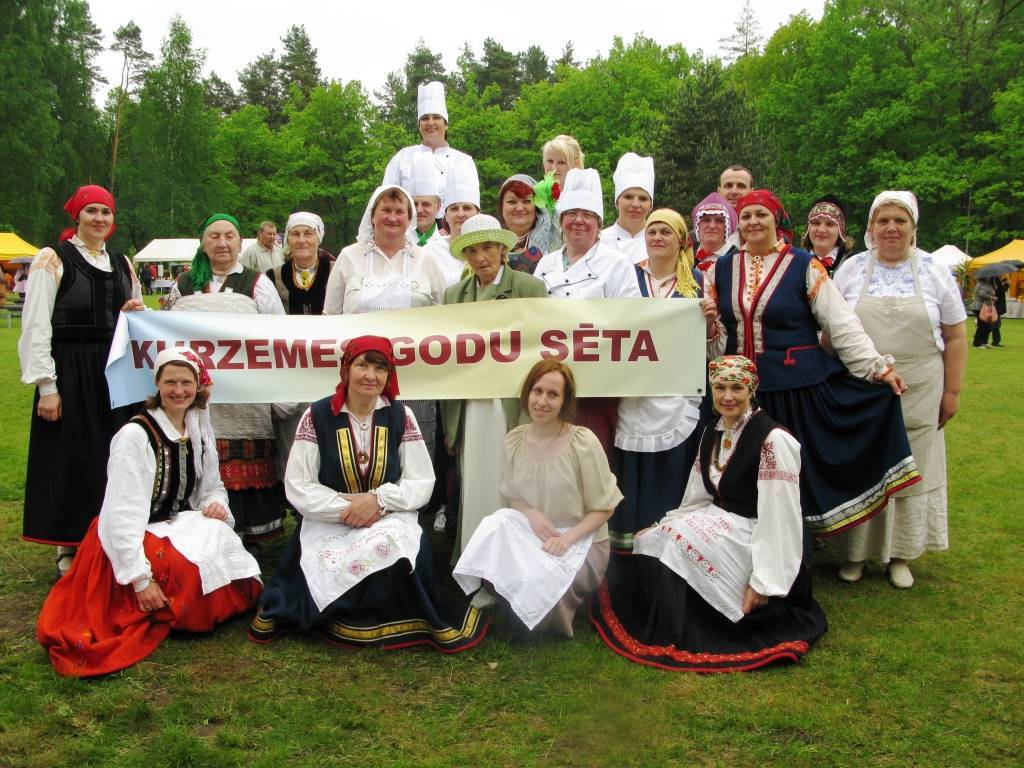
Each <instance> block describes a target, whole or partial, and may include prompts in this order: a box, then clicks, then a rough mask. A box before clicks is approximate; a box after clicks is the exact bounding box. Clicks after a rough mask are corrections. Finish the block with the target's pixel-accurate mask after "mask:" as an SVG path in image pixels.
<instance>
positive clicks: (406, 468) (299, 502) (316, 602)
mask: <svg viewBox="0 0 1024 768" xmlns="http://www.w3.org/2000/svg"><path fill="white" fill-rule="evenodd" d="M397 395H398V373H397V370H396V369H395V361H394V352H393V350H392V347H391V342H390V341H389V340H388V339H385V338H382V337H379V336H360V337H358V338H356V339H352V340H351V341H350V342H348V345H347V346H346V347H345V350H344V354H343V356H342V361H341V381H340V383H339V384H338V387H337V390H336V391H335V393H334V395H333V396H331V397H325V398H323V399H322V400H318V401H317V402H315V403H313V404H312V405H311V406H310V407H309V408H308V409H307V410H306V412H305V414H304V415H303V417H302V421H301V423H300V424H299V429H298V432H297V433H296V436H295V444H294V446H292V454H291V457H290V458H289V460H288V472H287V474H286V476H285V488H286V490H287V493H288V500H289V501H290V502H291V503H292V505H293V506H294V507H295V509H296V510H297V511H298V512H299V513H300V514H301V515H302V519H301V520H300V521H299V524H298V526H297V527H296V530H295V532H294V534H293V535H292V538H291V541H289V543H288V546H287V548H286V549H285V552H284V555H283V556H282V558H281V562H280V563H279V564H278V567H277V571H276V572H275V574H274V578H273V580H272V581H271V582H270V583H269V584H268V585H267V588H266V590H265V591H264V593H263V597H262V598H261V600H260V610H259V613H258V614H257V616H256V618H255V619H254V620H253V622H252V625H251V627H250V629H249V636H250V638H252V640H254V641H256V642H268V641H270V640H272V639H273V638H274V637H275V636H276V634H277V633H278V632H279V631H280V630H282V629H285V628H289V627H297V628H298V629H300V630H302V631H305V632H319V633H321V634H322V635H323V636H324V637H325V638H327V639H328V640H330V641H333V642H338V643H342V644H345V645H354V646H374V647H381V648H401V647H405V646H410V645H422V644H426V645H431V646H433V647H434V648H435V649H437V650H439V651H443V652H445V653H454V652H456V651H462V650H466V649H467V648H470V647H472V646H474V645H476V644H477V643H478V642H480V640H482V639H483V637H484V635H485V634H486V632H487V623H486V621H484V620H483V617H482V616H481V614H480V611H479V610H478V609H477V608H474V607H467V606H455V605H448V604H445V603H443V602H442V601H441V599H440V598H439V597H438V594H437V591H436V588H435V582H434V577H433V573H432V567H433V563H432V560H433V558H432V555H431V551H430V544H429V541H428V540H427V537H426V534H425V533H424V532H423V530H422V529H421V528H420V526H419V524H418V523H417V520H416V517H417V510H418V509H419V508H420V507H422V506H423V505H424V504H425V503H426V502H427V500H428V499H429V498H430V492H431V490H432V488H433V486H434V473H433V470H432V469H431V466H430V457H429V455H428V454H427V450H426V447H425V446H424V444H423V437H422V435H421V434H420V430H419V426H418V425H417V423H416V417H415V416H414V415H413V413H412V411H411V410H410V409H408V408H406V407H405V406H404V405H402V403H400V402H398V401H397V400H396V399H395V398H396V397H397Z"/></svg>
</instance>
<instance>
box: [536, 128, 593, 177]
mask: <svg viewBox="0 0 1024 768" xmlns="http://www.w3.org/2000/svg"><path fill="white" fill-rule="evenodd" d="M549 151H552V152H557V153H558V154H560V155H561V156H562V157H564V158H565V162H566V164H567V165H568V166H569V167H570V168H580V169H582V168H583V149H582V148H581V147H580V143H579V142H578V141H576V139H574V138H573V137H572V136H569V135H568V134H565V133H562V134H559V135H558V136H555V138H553V139H552V140H551V141H549V142H547V143H546V144H545V145H544V148H543V149H542V150H541V156H542V157H543V156H544V155H546V154H547V153H548V152H549Z"/></svg>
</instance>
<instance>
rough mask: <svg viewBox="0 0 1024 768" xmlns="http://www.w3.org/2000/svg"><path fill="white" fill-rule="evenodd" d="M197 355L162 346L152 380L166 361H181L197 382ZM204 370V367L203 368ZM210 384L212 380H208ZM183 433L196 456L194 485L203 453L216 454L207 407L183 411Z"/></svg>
mask: <svg viewBox="0 0 1024 768" xmlns="http://www.w3.org/2000/svg"><path fill="white" fill-rule="evenodd" d="M198 359H199V358H198V356H197V355H196V354H195V352H193V351H192V350H185V349H183V348H182V347H164V348H163V349H162V350H161V351H160V352H159V353H157V356H156V359H155V360H154V361H153V381H154V382H156V379H157V376H159V375H160V369H161V368H163V367H164V366H165V365H167V363H172V362H173V363H181V364H183V365H187V366H188V367H189V368H191V369H192V372H193V373H195V375H196V381H197V382H198V381H199V380H200V379H201V378H202V375H203V374H202V373H201V372H200V363H198V362H196V361H197V360H198ZM203 371H204V372H205V368H204V369H203ZM210 383H211V384H212V383H213V382H212V380H211V381H210ZM185 434H186V435H188V439H189V440H190V441H191V442H192V448H193V451H195V455H196V457H197V459H198V460H197V461H196V462H195V472H196V487H197V488H198V487H199V481H200V479H202V477H203V463H204V462H203V454H206V455H207V456H216V455H217V441H216V437H215V436H214V432H213V424H212V423H211V422H210V409H209V408H189V409H188V410H187V411H185Z"/></svg>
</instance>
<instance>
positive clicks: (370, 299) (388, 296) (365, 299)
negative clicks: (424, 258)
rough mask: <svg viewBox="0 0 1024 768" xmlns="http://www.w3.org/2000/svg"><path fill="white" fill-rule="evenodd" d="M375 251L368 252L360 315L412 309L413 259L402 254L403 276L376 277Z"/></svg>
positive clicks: (361, 293)
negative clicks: (374, 271) (411, 275)
mask: <svg viewBox="0 0 1024 768" xmlns="http://www.w3.org/2000/svg"><path fill="white" fill-rule="evenodd" d="M373 254H374V249H372V248H371V249H370V250H368V251H367V252H366V267H365V269H364V271H363V286H362V290H361V292H360V295H359V299H360V304H359V312H360V314H362V313H364V312H386V311H388V310H392V309H410V308H411V307H412V289H413V287H414V286H413V282H412V280H411V279H410V278H409V275H410V273H411V272H412V259H411V258H409V254H407V253H403V254H402V259H403V262H402V274H401V275H384V276H382V277H376V276H374V274H373Z"/></svg>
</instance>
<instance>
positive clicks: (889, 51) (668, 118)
mask: <svg viewBox="0 0 1024 768" xmlns="http://www.w3.org/2000/svg"><path fill="white" fill-rule="evenodd" d="M3 6H4V7H5V12H4V13H2V14H0V114H2V115H3V116H4V117H3V122H2V124H0V167H3V168H4V171H5V177H6V183H5V184H3V185H0V230H13V231H15V232H17V233H18V234H20V235H21V236H22V237H24V238H26V239H27V240H29V241H31V242H35V243H37V244H40V245H42V244H44V243H48V242H52V241H53V240H54V236H55V235H56V233H57V232H59V231H60V229H61V228H63V226H64V225H65V223H66V216H65V214H64V213H63V212H62V210H61V206H62V205H63V203H64V201H65V199H66V198H67V197H68V196H69V194H70V192H71V191H73V189H74V188H75V187H76V186H77V185H79V184H82V183H90V182H91V183H97V184H103V185H105V186H107V187H108V188H113V191H114V193H115V196H116V198H117V203H118V217H117V232H116V233H115V235H114V236H113V239H112V243H111V245H112V247H113V249H114V250H115V251H124V252H128V253H131V252H134V250H136V249H138V248H141V247H142V246H144V245H145V244H146V243H147V242H149V240H150V239H152V238H154V237H192V236H195V232H196V228H197V226H198V222H199V221H200V220H201V219H202V218H204V217H205V216H206V215H207V214H208V213H209V212H210V211H213V210H224V211H229V212H233V213H235V214H236V215H238V217H239V219H240V220H241V221H242V223H243V227H244V229H245V230H246V233H245V234H246V235H251V234H252V233H253V232H254V231H255V228H256V225H257V224H258V223H259V221H260V220H262V219H265V218H269V219H273V220H276V221H278V223H279V225H280V224H282V223H283V220H284V218H285V217H286V216H287V215H288V214H289V213H290V212H291V211H295V210H311V211H315V212H317V213H319V214H321V215H322V216H323V218H324V221H325V223H326V228H327V235H326V238H325V243H324V244H325V246H326V247H327V248H328V249H329V250H331V251H332V252H337V251H338V250H339V249H340V248H341V247H343V246H344V245H346V244H347V243H349V242H351V241H352V239H353V238H354V234H355V231H356V229H357V226H358V223H359V219H360V217H361V216H362V213H363V209H364V207H365V204H366V201H367V199H368V197H369V195H370V193H371V191H372V190H373V188H374V187H375V186H377V184H378V183H379V182H380V179H381V177H382V175H383V170H384V166H385V165H386V163H387V160H388V159H389V158H390V157H391V155H392V154H393V153H394V152H395V151H396V150H397V149H398V148H400V147H402V146H405V145H408V144H413V143H418V142H419V137H418V133H417V131H416V86H417V85H418V84H419V83H421V82H425V81H427V80H434V79H438V80H442V81H443V82H444V83H445V84H446V87H447V93H448V111H449V115H450V130H449V141H450V143H451V144H452V146H454V147H456V148H458V149H460V150H463V151H465V152H468V153H469V154H471V155H472V156H473V157H474V158H475V160H476V163H477V167H478V170H479V173H480V182H481V196H482V203H483V208H484V210H485V211H493V209H494V208H495V202H496V201H495V197H496V194H497V189H498V187H499V185H500V183H501V182H502V181H503V180H504V179H505V178H507V177H508V176H510V175H511V174H513V173H520V172H525V173H530V174H531V175H534V176H539V175H540V165H541V162H540V148H541V146H542V144H543V143H544V142H545V141H546V140H548V139H550V138H551V137H553V136H555V135H556V134H559V133H569V134H572V135H574V136H576V137H577V138H578V139H579V141H580V143H581V144H582V146H583V148H584V151H585V152H586V163H587V166H588V167H594V168H597V169H598V170H599V171H600V173H601V175H602V180H603V182H604V184H605V186H606V193H609V194H607V195H606V199H610V197H611V195H610V192H611V173H612V170H613V169H614V167H615V163H616V161H617V159H618V158H619V156H621V155H622V154H623V153H624V152H627V151H634V152H638V153H640V154H645V155H653V156H654V157H655V162H656V172H657V185H656V196H655V204H656V205H658V206H670V207H673V208H676V209H678V210H680V211H682V212H684V213H686V212H688V211H689V210H690V208H691V207H692V206H693V205H695V204H696V203H697V202H698V201H699V200H700V199H701V198H703V197H704V195H706V194H707V193H708V192H710V191H712V190H713V189H714V188H715V186H716V183H717V176H718V173H719V171H720V170H721V169H722V168H723V167H725V166H726V165H727V164H730V163H741V164H743V165H746V166H748V167H750V168H751V169H753V171H754V173H755V177H756V183H757V186H765V187H768V188H770V189H773V190H775V191H777V192H778V193H779V195H780V197H781V198H782V200H783V201H784V203H785V204H786V206H787V208H788V209H789V212H790V213H791V214H792V216H793V218H794V221H796V222H797V223H802V221H803V218H804V216H805V214H806V211H807V208H808V206H809V204H810V203H811V201H812V200H814V199H815V198H816V197H818V196H820V195H823V194H826V193H831V194H835V195H837V196H838V197H840V198H841V199H843V200H844V201H846V202H847V205H848V208H849V209H850V216H849V221H850V228H851V231H852V232H853V234H855V235H858V234H860V232H861V230H862V228H863V222H864V221H865V219H866V215H867V208H868V206H869V205H870V202H871V200H872V199H873V197H874V195H875V194H876V193H877V192H878V191H880V190H882V189H910V190H913V191H914V192H915V193H916V194H917V196H918V198H919V200H920V202H921V208H922V216H921V224H920V230H919V235H918V239H919V243H920V244H921V245H922V247H924V248H926V249H928V250H931V249H934V248H937V247H939V246H940V245H942V244H944V243H954V244H957V245H959V246H960V247H962V248H964V249H965V250H967V251H968V252H969V253H971V254H972V255H977V254H981V253H984V252H985V251H987V250H989V249H991V248H995V247H998V246H1000V245H1002V244H1004V243H1005V242H1006V241H1007V240H1009V239H1011V238H1013V237H1019V236H1020V233H1021V229H1022V227H1021V223H1020V212H1021V210H1022V209H1024V71H1022V69H1021V67H1020V62H1021V61H1024V0H947V1H945V2H942V1H939V0H917V1H916V2H910V1H909V0H856V1H855V0H829V1H828V2H826V3H825V6H824V10H823V13H822V17H821V19H820V20H814V19H812V18H810V17H809V16H806V15H803V14H801V15H797V16H794V17H792V18H791V19H790V20H789V22H788V23H786V24H785V25H783V26H781V27H779V28H778V29H777V30H776V31H775V32H774V34H772V35H771V37H770V38H769V39H768V40H767V41H764V40H763V39H762V38H761V36H760V34H759V30H758V27H757V21H756V18H755V17H753V16H752V15H751V13H750V11H749V4H748V8H747V13H746V15H744V16H741V18H740V19H738V20H737V22H736V26H735V34H733V35H732V36H730V37H729V38H727V39H725V40H723V41H721V43H720V45H719V46H717V49H716V50H709V51H702V50H698V51H687V50H685V49H684V48H683V47H682V46H681V45H667V46H662V45H659V44H658V43H655V42H654V41H652V40H650V39H647V38H645V37H636V38H634V39H633V40H629V41H626V40H622V39H620V38H617V37H616V38H613V39H612V42H611V47H610V49H609V50H608V52H607V54H606V55H600V56H597V57H595V58H593V59H591V60H589V61H586V62H580V61H577V60H576V58H575V56H574V53H573V47H572V42H571V40H566V42H565V47H564V49H563V52H562V55H561V56H560V57H559V59H558V60H554V61H552V60H549V58H548V57H547V56H546V55H545V53H544V52H543V51H542V50H541V49H540V48H539V47H537V46H531V47H529V48H527V49H526V50H525V51H519V52H516V51H510V50H507V49H505V48H504V47H502V46H501V45H500V44H498V43H497V42H495V41H494V40H493V39H491V38H487V39H485V40H484V41H483V43H482V48H481V49H474V48H473V47H472V46H471V45H469V44H467V45H466V46H465V47H464V49H463V51H462V54H461V55H460V56H459V58H458V60H457V64H456V67H455V68H454V69H451V70H446V69H445V67H444V65H443V63H442V58H441V56H440V54H438V53H436V52H434V51H432V50H431V49H430V48H429V47H428V46H427V45H426V44H425V43H423V42H422V41H421V43H420V44H419V45H417V46H416V48H415V49H414V50H413V51H411V52H409V53H408V54H407V55H406V58H405V62H404V65H402V66H401V68H400V69H398V70H396V71H394V72H392V73H391V74H390V75H389V76H388V77H387V80H386V82H385V84H384V86H383V88H382V89H381V90H380V91H378V92H376V93H372V94H371V93H369V92H367V90H366V89H365V88H364V86H363V85H362V84H360V83H359V82H355V81H341V80H328V79H325V77H324V76H323V73H322V72H321V71H320V68H319V65H318V63H317V52H316V49H315V48H313V46H312V44H311V43H310V39H309V36H308V35H307V33H306V30H305V28H304V27H303V26H301V25H297V26H293V27H291V28H290V29H289V30H288V31H287V32H286V34H285V35H284V36H283V37H282V38H281V50H280V52H277V51H269V52H267V53H266V54H263V55H260V56H258V57H257V58H256V59H255V60H254V61H252V62H251V63H250V64H249V65H248V66H246V67H245V68H244V69H243V70H242V71H240V72H239V73H238V81H239V83H240V86H239V88H238V89H234V88H232V87H231V86H230V85H229V84H228V83H227V82H226V81H225V80H223V79H222V78H220V77H219V76H218V75H217V74H215V73H211V74H209V75H205V76H204V63H205V54H204V51H203V50H200V49H197V48H196V47H195V45H194V44H193V39H192V34H191V32H190V29H189V26H188V24H187V22H186V21H185V20H184V19H182V18H180V17H178V18H175V19H174V20H173V21H172V22H171V24H170V26H169V28H168V30H167V34H166V37H165V38H164V40H163V44H162V45H161V48H160V50H159V51H157V52H149V51H146V50H144V49H143V47H142V43H141V34H140V30H139V28H138V27H137V26H136V25H135V24H134V23H129V24H126V25H125V26H123V27H121V28H119V29H118V30H116V31H115V32H114V43H113V45H112V48H113V49H114V50H116V51H118V52H119V53H120V54H121V56H122V57H123V64H124V66H123V74H122V78H121V82H120V83H116V84H111V85H113V87H112V88H111V89H110V90H109V92H108V94H107V97H106V101H105V103H103V104H102V105H99V104H97V103H96V101H95V98H94V95H93V94H94V93H95V92H96V91H97V90H98V89H97V87H96V86H97V84H98V83H99V82H100V81H101V80H102V76H101V75H100V73H99V70H98V69H97V67H96V66H95V59H96V56H97V54H98V53H99V52H101V51H102V50H103V42H102V39H103V32H102V30H100V29H99V28H98V27H97V26H96V25H95V24H94V23H93V22H92V20H91V18H90V15H89V7H88V3H87V2H85V1H84V0H4V2H3ZM680 13H681V14H682V11H680ZM396 58H397V55H396ZM395 64H396V65H397V64H399V62H398V61H396V62H395ZM609 208H610V206H609ZM608 215H609V217H610V216H611V215H612V211H611V210H609V211H608Z"/></svg>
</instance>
